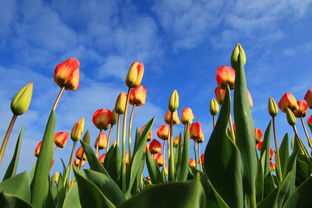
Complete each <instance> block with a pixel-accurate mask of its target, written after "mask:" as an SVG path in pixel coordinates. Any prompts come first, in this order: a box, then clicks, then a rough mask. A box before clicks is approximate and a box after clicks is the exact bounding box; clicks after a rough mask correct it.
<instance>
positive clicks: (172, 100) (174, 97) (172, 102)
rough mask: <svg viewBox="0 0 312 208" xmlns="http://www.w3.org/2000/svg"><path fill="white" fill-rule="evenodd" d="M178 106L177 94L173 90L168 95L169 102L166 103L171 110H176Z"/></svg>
mask: <svg viewBox="0 0 312 208" xmlns="http://www.w3.org/2000/svg"><path fill="white" fill-rule="evenodd" d="M178 108H179V94H178V91H177V90H174V91H173V92H172V93H171V95H170V99H169V103H168V109H169V110H170V111H171V112H174V111H176V110H177V109H178Z"/></svg>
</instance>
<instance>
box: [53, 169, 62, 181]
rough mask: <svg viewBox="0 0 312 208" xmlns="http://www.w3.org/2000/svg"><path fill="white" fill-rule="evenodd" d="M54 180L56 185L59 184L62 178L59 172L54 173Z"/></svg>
mask: <svg viewBox="0 0 312 208" xmlns="http://www.w3.org/2000/svg"><path fill="white" fill-rule="evenodd" d="M52 178H53V181H54V182H55V183H57V182H58V181H59V178H60V173H59V172H57V171H56V172H54V173H53V176H52Z"/></svg>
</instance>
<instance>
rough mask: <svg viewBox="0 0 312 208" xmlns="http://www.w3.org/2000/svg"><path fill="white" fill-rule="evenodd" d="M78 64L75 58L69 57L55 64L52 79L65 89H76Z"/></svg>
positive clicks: (77, 84)
mask: <svg viewBox="0 0 312 208" xmlns="http://www.w3.org/2000/svg"><path fill="white" fill-rule="evenodd" d="M79 66H80V62H79V61H78V59H76V58H69V59H67V60H66V61H64V62H62V63H60V64H59V65H57V66H56V68H55V70H54V81H55V82H56V84H57V85H58V86H60V87H61V88H65V90H77V89H78V87H79Z"/></svg>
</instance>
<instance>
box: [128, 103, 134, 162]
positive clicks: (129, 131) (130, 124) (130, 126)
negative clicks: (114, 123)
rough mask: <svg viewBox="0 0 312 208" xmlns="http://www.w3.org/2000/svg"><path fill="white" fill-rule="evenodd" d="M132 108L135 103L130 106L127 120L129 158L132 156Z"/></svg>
mask: <svg viewBox="0 0 312 208" xmlns="http://www.w3.org/2000/svg"><path fill="white" fill-rule="evenodd" d="M134 109H135V104H134V105H133V106H132V110H131V114H130V120H129V127H128V152H129V159H130V160H131V158H132V146H131V145H132V143H131V134H132V122H133V116H134Z"/></svg>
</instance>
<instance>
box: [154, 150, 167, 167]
mask: <svg viewBox="0 0 312 208" xmlns="http://www.w3.org/2000/svg"><path fill="white" fill-rule="evenodd" d="M155 155H156V159H155V160H156V163H157V165H158V166H159V167H162V166H164V164H165V163H166V160H164V155H163V154H161V153H157V154H155Z"/></svg>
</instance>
